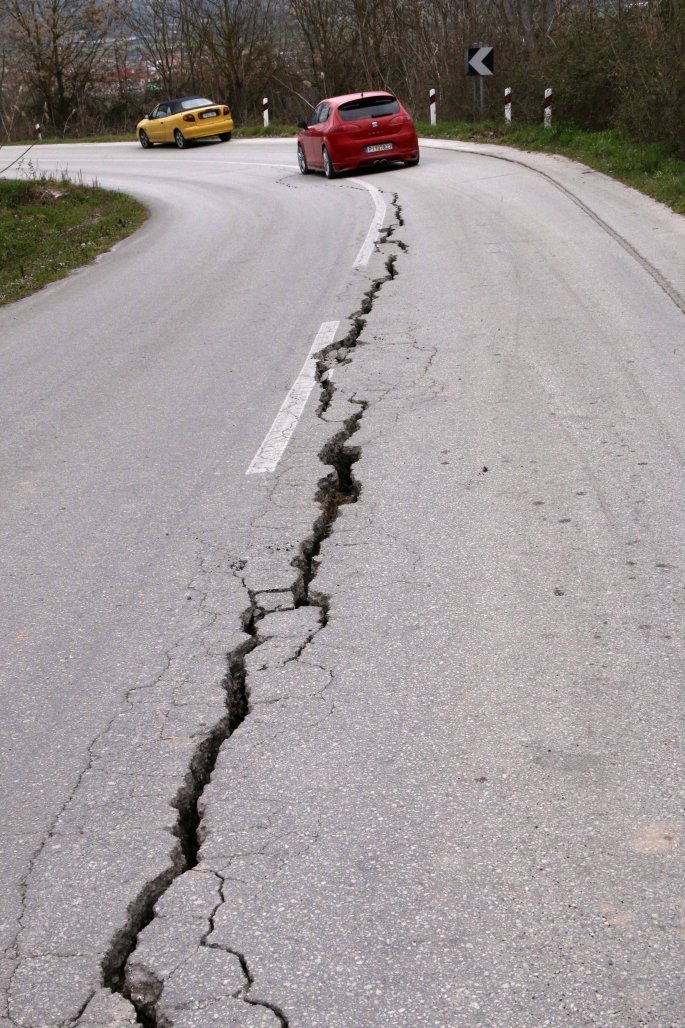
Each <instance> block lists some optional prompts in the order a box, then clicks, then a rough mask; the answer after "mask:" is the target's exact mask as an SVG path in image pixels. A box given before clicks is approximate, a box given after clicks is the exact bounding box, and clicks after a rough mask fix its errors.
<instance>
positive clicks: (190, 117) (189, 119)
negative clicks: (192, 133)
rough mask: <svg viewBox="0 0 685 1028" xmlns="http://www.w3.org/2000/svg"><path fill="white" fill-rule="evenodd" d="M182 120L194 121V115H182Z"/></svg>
mask: <svg viewBox="0 0 685 1028" xmlns="http://www.w3.org/2000/svg"><path fill="white" fill-rule="evenodd" d="M183 120H184V121H195V115H194V114H184V115H183Z"/></svg>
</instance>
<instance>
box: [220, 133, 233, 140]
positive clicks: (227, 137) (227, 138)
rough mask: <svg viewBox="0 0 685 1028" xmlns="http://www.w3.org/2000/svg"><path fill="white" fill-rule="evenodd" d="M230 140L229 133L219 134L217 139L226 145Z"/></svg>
mask: <svg viewBox="0 0 685 1028" xmlns="http://www.w3.org/2000/svg"><path fill="white" fill-rule="evenodd" d="M230 138H231V133H230V132H220V133H219V139H220V140H221V142H222V143H228V141H229V139H230Z"/></svg>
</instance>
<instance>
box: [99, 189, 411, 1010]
mask: <svg viewBox="0 0 685 1028" xmlns="http://www.w3.org/2000/svg"><path fill="white" fill-rule="evenodd" d="M391 205H392V209H393V211H394V221H393V223H391V224H390V225H388V226H386V227H385V228H384V229H382V231H381V233H380V236H379V240H378V242H377V249H378V250H379V251H380V247H382V246H384V245H392V246H393V247H396V248H397V249H398V250H400V251H401V252H403V253H406V252H407V246H406V244H405V243H403V242H402V241H401V240H399V239H397V238H396V237H395V232H396V229H397V228H398V227H400V226H402V225H404V219H403V217H402V210H401V207H400V205H399V202H398V196H397V194H394V195H393V197H392V200H391ZM396 262H397V254H396V253H391V254H390V255H389V256H388V257H387V259H386V260H385V262H384V263H385V274H384V275H382V276H380V277H379V278H377V279H374V280H373V281H372V283H371V286H370V288H369V289H367V290H366V292H365V293H364V295H363V297H362V301H361V304H360V308H359V310H358V311H356V312H355V313H354V314H352V315H351V316H350V318H349V321H350V324H351V328H350V330H349V332H348V333H347V335H346V336H345V337H344V338H343V339H342V340H339V341H336V342H334V343H332V344H330V345H329V346H327V347H326V348H325V349H324V350H322V351H321V352H320V353H319V354H318V355H317V381H318V384H319V388H320V400H319V405H318V408H317V412H316V413H317V416H318V417H319V418H321V419H325V414H326V412H327V410H328V409H329V406H330V404H331V402H332V399H333V396H334V394H335V391H336V386H335V384H334V381H333V375H332V372H333V370H334V369H335V367H336V366H340V365H341V364H345V363H348V362H349V361H351V360H352V359H353V352H354V349H355V348H356V347H357V346H358V345H360V344H361V343H363V342H364V340H363V339H362V338H361V337H362V333H363V331H364V328H365V327H366V324H367V317H368V315H369V314H370V312H371V310H372V308H373V305H374V302H375V299H376V297H377V296H378V294H379V292H380V290H381V289H382V288H383V286H384V285H385V283H386V282H389V281H392V280H393V279H394V278H395V277H396V275H397V269H396ZM348 402H349V403H350V404H351V405H353V406H354V408H355V409H354V410H353V412H352V413H351V414H350V416H349V417H348V418H347V419H345V420H344V422H343V424H342V427H341V428H339V429H338V430H337V431H336V432H335V433H334V435H333V436H332V437H331V438H330V439H329V440H328V441H327V442H326V443H325V445H324V446H323V448H322V449H321V450H320V452H319V459H320V460H321V461H322V463H323V464H324V465H326V466H327V467H329V468H330V469H331V470H330V471H329V472H328V473H327V474H326V475H324V476H323V477H322V478H321V479H320V480H319V482H318V487H317V492H316V501H317V503H318V506H319V508H320V513H319V515H318V516H317V518H316V520H315V521H314V523H313V525H312V530H311V533H310V534H309V535H308V536H307V537H306V538H305V539H304V540H303V541H302V542H301V543H300V545H299V552H298V554H297V556H296V557H295V558H294V559H293V561H292V566H293V567H294V568H295V569H296V570H297V572H298V575H297V578H296V581H295V583H294V585H293V590H292V591H293V602H294V606H295V608H296V609H297V608H302V607H317V608H319V610H320V624H319V628H318V629H317V630H316V631H315V632H313V633H311V634H309V635H308V637H307V639H306V641H305V642H304V644H303V645H302V646H301V647H300V648H299V650H298V651H297V652H296V654H295V656H294V657H291V658H290V659H291V660H294V659H298V658H299V656H300V655H301V653H302V652H303V651H304V650H305V649H306V647H307V646H308V645H309V644H310V643H311V641H312V639H313V638H314V637H315V636H316V635H317V634H318V632H320V631H322V630H323V629H324V628H325V627H326V624H327V621H328V609H329V602H330V597H329V596H327V595H326V594H325V593H323V592H321V591H319V590H317V589H316V587H315V580H316V575H317V571H318V567H319V556H320V551H321V546H322V544H323V542H324V540H325V539H327V538H328V536H329V535H330V534H331V531H332V529H333V526H334V524H335V521H336V519H337V517H338V515H339V511H340V508H341V506H344V505H346V504H349V503H356V502H357V500H358V498H359V496H360V493H361V484H360V482H359V481H358V480H357V479H356V478H355V476H354V473H353V466H354V464H355V463H356V462H357V461H358V460H359V458H360V456H361V448H360V447H358V446H357V447H356V446H354V445H353V444H352V443H351V440H352V438H353V436H354V435H355V433H356V432H358V430H359V428H360V424H361V421H362V419H363V417H364V413H365V411H366V410H367V407H368V403H367V402H366V401H362V400H357V399H356V398H354V397H348ZM244 567H245V564H244V563H243V562H240V563H239V564H238V565H236V566H235V567H234V573H235V574H236V575H238V576H239V577H240V579H241V581H242V584H243V586H244V588H245V589H246V591H247V593H248V595H249V597H250V605H249V607H247V608H246V609H245V610H244V611H243V614H242V617H241V622H242V627H243V631H244V635H245V639H244V641H243V642H242V643H241V644H240V645H239V646H238V647H237V648H235V649H234V650H232V651H231V652H230V653H229V654H228V655H227V673H226V676H225V679H224V682H223V688H224V693H225V705H226V711H225V714H224V716H223V717H222V718H221V720H220V721H219V722H218V723H217V724H216V725H215V726H214V727H213V729H212V730H211V732H210V733H209V734H208V735H207V736H206V737H205V738H204V739H203V740H202V742H201V743H200V744H199V745H198V747H197V749H196V750H195V753H194V755H193V759H192V761H191V763H190V766H189V767H188V771H187V773H186V777H185V781H184V784H183V786H182V788H181V789H180V790H179V792H178V794H177V796H176V799H175V802H174V806H175V807H176V809H177V810H178V818H177V821H176V825H175V828H174V834H175V835H176V838H177V840H178V844H177V846H176V847H175V851H174V855H173V858H172V864H171V866H170V867H169V868H167V869H165V870H164V871H163V872H162V873H161V874H160V875H159V876H157V877H156V878H155V879H154V880H152V881H150V882H149V883H147V885H146V887H145V888H144V889H143V890H142V892H141V893H140V894H139V895H138V896H137V897H136V899H135V900H134V901H133V902H132V903H131V904H130V906H129V909H128V919H127V922H126V924H125V925H124V926H122V928H121V929H120V930H119V931H118V932H117V933H116V935H115V936H114V938H113V939H112V942H111V945H110V947H109V950H108V952H107V954H106V955H105V957H104V959H103V962H102V975H103V985H104V986H105V987H106V988H107V989H109V990H110V991H111V992H112V993H114V994H120V995H121V996H123V997H124V998H126V999H127V1000H128V1001H129V1002H130V1003H131V1004H132V1006H133V1007H134V1008H135V1011H136V1018H137V1023H138V1024H140V1025H143V1026H144V1028H166V1026H167V1025H169V1024H170V1023H171V1022H169V1021H168V1019H167V1018H166V1017H165V1016H164V1015H161V1016H160V1013H159V1009H158V1003H159V1000H160V997H161V994H162V991H163V988H164V981H162V980H158V979H157V978H156V977H155V976H154V975H152V976H151V978H150V980H149V981H148V983H147V985H146V987H145V988H144V989H142V990H141V989H131V987H130V983H129V982H128V981H127V977H126V967H127V963H128V961H129V958H130V957H131V955H132V954H133V952H134V950H135V949H136V946H137V944H138V940H139V936H140V935H141V933H142V932H143V930H144V929H145V928H146V927H147V926H148V925H150V924H151V922H152V921H153V919H154V918H155V905H156V904H157V902H158V901H159V900H160V899H161V898H162V897H163V896H164V895H165V893H166V892H167V890H168V889H169V888H170V886H171V885H172V883H173V882H174V881H175V880H176V879H177V878H179V877H180V876H181V875H182V874H184V873H185V872H187V871H191V870H193V868H195V867H197V865H198V853H199V850H200V846H201V844H202V822H201V813H200V799H201V797H202V794H203V792H204V790H205V788H206V786H207V785H208V784H209V781H210V779H211V776H212V772H213V771H214V768H215V766H216V763H217V759H218V756H219V752H220V750H221V747H222V745H223V744H224V743H225V742H226V740H228V739H229V738H230V736H231V735H232V734H233V732H235V730H236V729H237V728H238V727H239V726H240V725H241V724H242V722H243V721H244V719H245V718H246V717H247V716H248V715H249V713H250V701H249V686H248V682H247V671H246V658H247V655H248V654H250V653H252V652H253V651H254V650H256V649H257V648H258V647H259V646H260V645H262V644H263V642H264V640H263V639H260V637H259V632H258V626H259V622H260V621H261V620H262V619H263V618H264V617H265V615H266V611H265V610H264V608H263V607H261V606H260V604H259V600H258V597H257V596H256V594H254V593H252V592H251V591H250V590H249V588H248V585H247V582H246V579H245V577H244V576H243V575H242V572H243V570H244ZM217 877H220V876H217ZM222 889H223V881H221V887H220V895H221V902H220V903H219V904H218V905H217V907H215V909H214V911H212V914H211V916H210V928H209V930H208V931H207V932H206V933H205V935H204V937H203V938H202V940H201V945H202V946H206V947H209V948H223V949H224V952H226V953H230V954H231V955H232V956H233V957H235V958H236V959H237V960H238V961H239V964H240V967H241V969H242V974H243V977H244V985H243V988H242V989H240V990H239V993H238V994H237V995H236V996H234V998H238V999H241V1000H243V1001H244V1002H245V1003H248V1004H250V1005H251V1006H259V1007H264V1008H265V1009H267V1010H269V1011H271V1013H273V1015H274V1018H275V1019H276V1020H277V1021H278V1023H279V1025H280V1026H281V1028H289V1021H288V1018H287V1016H286V1014H285V1013H284V1012H283V1010H282V1009H281V1008H280V1007H279V1006H277V1005H276V1004H275V1003H269V1002H266V1001H264V1000H257V999H254V998H252V997H251V996H250V990H251V988H252V985H253V982H254V977H253V974H252V972H251V970H250V966H249V963H248V960H247V957H246V956H245V954H243V953H239V952H238V951H236V950H232V949H227V948H225V947H216V946H215V945H214V944H212V943H211V942H210V941H209V936H210V935H211V931H212V924H213V919H214V915H215V913H216V910H217V909H218V908H219V907H220V906H221V905H222V903H223V891H222Z"/></svg>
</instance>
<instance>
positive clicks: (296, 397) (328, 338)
mask: <svg viewBox="0 0 685 1028" xmlns="http://www.w3.org/2000/svg"><path fill="white" fill-rule="evenodd" d="M339 324H340V322H339V321H324V323H323V325H322V326H321V328H320V329H319V331H318V332H317V333H316V339H315V340H314V342H313V343H312V348H311V350H310V351H309V353H308V354H307V359H306V360H305V362H304V364H303V365H302V371H301V372H300V374H299V375H298V376H297V378H296V379H295V382H294V384H293V386H292V389H291V390H290V392H289V393H288V395H287V396H286V398H285V400H284V401H283V404H282V406H281V409H280V410H279V412H278V414H277V415H276V417H275V418H274V423H273V425H272V426H271V428H270V429H269V431H268V432H267V434H266V437H265V439H264V442H263V443H262V445H261V446H260V447H259V449H258V450H257V453H256V454H255V457H254V459H253V461H252V463H251V464H250V466H249V468H248V469H247V471H246V472H245V474H246V475H263V474H264V473H265V472H267V471H274V470H275V468H276V467H277V465H278V462H279V460H280V459H281V457H282V456H283V453H284V451H285V448H286V446H287V445H288V443H289V442H290V437H291V435H292V434H293V432H294V431H295V429H296V427H297V423H298V421H299V420H300V418H301V417H302V412H303V410H304V408H305V406H306V404H307V400H308V399H309V395H310V393H311V391H312V389H313V388H314V384H315V382H316V361H315V359H314V354H316V353H318V352H319V350H322V349H323V348H324V346H328V345H329V343H332V342H333V340H334V339H335V333H336V332H337V331H338V325H339Z"/></svg>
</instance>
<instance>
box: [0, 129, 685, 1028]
mask: <svg viewBox="0 0 685 1028" xmlns="http://www.w3.org/2000/svg"><path fill="white" fill-rule="evenodd" d="M293 151H294V148H293V143H292V141H270V142H258V143H252V142H246V143H240V142H231V143H230V144H228V145H225V144H223V145H220V144H208V145H202V146H198V147H195V148H193V149H190V150H188V151H184V152H178V151H176V150H175V149H173V148H166V147H157V148H155V149H154V150H152V151H150V152H143V151H142V150H141V149H140V148H139V147H138V146H137V145H134V144H131V145H128V144H112V145H100V146H74V147H63V148H58V147H54V148H53V147H48V146H45V147H41V149H40V151H39V152H38V157H39V159H40V165H41V167H43V168H46V169H49V168H50V167H52V166H58V167H60V168H64V167H65V166H68V168H69V170H70V171H71V172H73V173H76V172H79V171H80V172H82V173H83V175H84V177H85V178H86V180H88V179H89V178H92V177H97V180H98V182H99V183H100V184H103V185H105V186H115V187H119V188H125V189H127V190H129V191H131V192H132V193H134V195H136V196H138V197H139V198H141V199H142V200H143V201H144V202H146V203H147V204H148V205H149V206H150V209H151V212H152V216H151V218H150V220H149V222H148V223H147V224H146V226H145V227H144V228H143V229H142V230H140V231H139V232H138V233H137V234H136V235H135V236H134V237H133V238H131V239H129V240H127V241H125V242H124V243H122V244H120V245H119V246H118V247H116V248H115V250H114V251H113V252H112V253H109V254H106V255H104V256H103V258H101V259H100V260H99V261H98V262H97V264H96V265H95V266H93V267H90V268H87V269H84V270H82V271H80V272H79V273H77V274H76V275H73V276H71V277H70V278H69V279H68V280H66V281H65V282H63V283H60V284H57V285H55V286H52V287H49V288H48V289H46V290H44V291H42V292H41V293H39V294H37V295H36V296H34V297H32V298H29V299H27V300H25V301H21V302H20V303H17V304H14V305H11V306H9V307H7V308H4V309H3V310H1V311H0V401H1V402H0V417H1V418H2V433H1V435H0V474H1V476H2V484H1V491H0V495H1V501H0V502H1V507H0V545H1V548H2V555H3V558H2V583H3V590H2V594H3V597H4V603H3V606H2V611H1V613H0V640H1V641H0V646H1V652H0V668H1V671H2V706H3V714H4V717H3V725H2V745H1V746H0V768H1V771H0V773H1V776H2V777H1V780H0V781H1V787H2V795H3V805H2V828H3V831H2V847H3V853H2V861H1V871H0V874H1V881H0V888H1V894H2V908H1V916H2V947H3V954H4V956H3V964H2V973H1V976H0V986H1V987H2V993H3V997H4V1007H3V1011H4V1012H3V1013H0V1018H4V1019H5V1021H7V1023H11V1024H15V1025H20V1026H22V1028H38V1026H57V1025H67V1024H76V1023H78V1024H81V1025H93V1026H94V1025H100V1026H107V1025H114V1024H136V1023H139V1024H155V1025H174V1026H176V1028H181V1026H183V1028H190V1026H198V1028H199V1026H205V1025H221V1026H235V1028H238V1026H243V1025H247V1026H262V1025H263V1026H267V1025H268V1026H272V1025H278V1024H281V1025H290V1026H295V1025H297V1026H299V1028H318V1026H321V1028H324V1026H325V1028H338V1026H345V1028H351V1026H359V1028H367V1026H368V1028H372V1026H373V1028H376V1026H378V1028H380V1026H389V1025H393V1026H394V1025H397V1026H407V1028H409V1026H412V1028H413V1026H429V1025H430V1026H434V1025H435V1026H437V1025H441V1026H461V1025H497V1026H507V1028H514V1026H529V1025H531V1026H532V1025H536V1026H537V1025H545V1024H548V1025H567V1024H568V1025H586V1024H587V1025H618V1026H631V1028H632V1026H638V1025H682V1024H684V1023H685V1021H683V1015H682V994H683V983H682V967H683V957H684V955H685V954H684V953H683V950H684V949H685V909H684V907H683V899H682V896H683V860H682V842H683V828H684V822H683V812H682V779H683V745H682V743H683V722H682V702H683V672H682V666H683V629H682V624H683V601H684V596H683V589H684V587H685V583H684V581H683V573H682V572H683V566H684V560H683V558H684V556H685V554H684V552H683V543H684V533H683V521H684V517H685V516H684V515H683V505H682V496H683V486H684V485H685V482H684V478H685V475H684V469H683V438H685V434H684V431H683V430H684V427H685V426H684V424H683V422H684V420H685V414H684V407H683V395H684V391H685V381H684V379H685V370H684V365H683V360H684V356H685V349H684V348H685V299H684V298H685V228H684V224H685V223H684V222H683V219H682V218H679V217H678V216H676V215H674V214H672V213H671V212H668V211H666V210H665V209H664V208H662V207H660V206H659V205H658V204H655V203H653V202H651V201H648V200H645V199H644V198H643V197H641V196H639V195H638V194H636V193H634V192H633V191H631V190H628V189H625V188H624V187H622V186H619V185H617V184H616V183H613V182H610V181H609V180H607V179H606V178H604V177H603V176H601V175H598V174H595V173H593V172H589V171H588V169H583V168H581V167H580V166H577V165H573V164H571V163H570V162H567V161H564V160H562V159H558V158H551V157H543V156H537V157H535V156H533V155H517V154H515V153H514V152H513V151H504V150H501V149H498V148H496V147H475V146H468V145H456V146H453V147H448V148H440V147H439V146H431V147H430V148H428V147H424V150H423V157H422V163H421V165H420V166H419V167H418V168H416V169H393V170H389V171H383V172H379V173H368V174H365V175H360V176H344V177H342V178H341V179H339V180H337V181H335V182H328V181H326V180H325V179H323V177H320V176H307V177H302V176H299V175H298V174H297V171H296V168H295V160H294V152H293ZM5 153H8V154H9V155H10V156H14V154H13V151H12V150H11V148H10V149H7V150H5V149H4V150H3V155H4V154H5ZM34 153H35V151H34ZM34 153H32V156H34ZM381 225H382V226H383V227H382V228H381V230H380V232H379V227H380V226H381ZM374 240H375V241H376V245H375V247H373V246H371V243H372V242H373V241H374ZM333 339H335V340H336V341H337V343H338V345H337V346H334V347H333V348H330V347H329V348H328V350H327V351H326V356H325V358H321V359H320V360H319V363H318V379H319V381H317V383H315V384H314V383H313V371H314V367H313V363H312V360H311V359H310V360H308V359H307V355H308V354H309V353H310V351H311V349H312V348H314V350H317V349H319V348H320V347H321V346H322V345H324V344H325V343H327V342H329V341H330V340H333ZM312 385H313V386H314V388H313V394H312V395H311V396H310V397H309V399H308V402H307V403H306V405H305V400H306V399H307V397H308V396H309V389H310V387H311V386H312ZM282 405H283V407H282ZM279 409H280V410H281V417H280V420H278V419H277V420H276V421H275V422H274V419H275V418H276V415H277V414H278V412H279ZM272 423H273V424H274V425H275V427H274V428H273V430H271V432H270V429H271V428H272ZM291 430H294V431H293V434H292V437H291V436H290V432H291ZM286 442H287V446H285V444H286ZM248 471H249V472H250V473H249V474H246V472H248ZM324 477H325V481H324V482H323V484H321V480H322V479H323V478H324ZM210 778H211V782H210ZM155 903H156V907H155V908H154V909H153V905H154V904H155Z"/></svg>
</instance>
